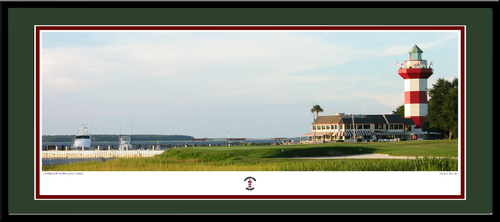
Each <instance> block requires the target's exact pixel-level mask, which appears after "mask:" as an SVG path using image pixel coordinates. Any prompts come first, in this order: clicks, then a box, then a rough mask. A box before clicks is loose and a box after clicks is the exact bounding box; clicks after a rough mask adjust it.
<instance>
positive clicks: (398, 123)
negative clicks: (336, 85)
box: [300, 113, 423, 142]
mask: <svg viewBox="0 0 500 222" xmlns="http://www.w3.org/2000/svg"><path fill="white" fill-rule="evenodd" d="M353 120H354V125H353ZM300 136H301V137H308V140H309V141H316V142H318V141H319V142H323V141H324V142H329V141H337V140H343V141H345V142H354V141H355V140H354V139H355V138H356V139H361V140H362V141H372V140H378V139H396V140H398V139H403V138H405V139H410V138H414V137H415V136H423V134H422V133H418V132H415V123H414V122H413V120H412V119H411V118H402V117H401V116H399V115H397V114H379V115H356V114H354V116H353V115H351V114H344V113H336V114H335V115H332V116H318V118H316V120H314V122H313V123H312V124H311V132H309V133H306V134H302V135H300ZM356 141H357V140H356Z"/></svg>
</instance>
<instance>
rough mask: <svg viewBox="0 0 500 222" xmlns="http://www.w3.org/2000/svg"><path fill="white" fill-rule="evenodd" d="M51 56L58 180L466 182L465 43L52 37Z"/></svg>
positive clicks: (46, 67) (170, 33)
mask: <svg viewBox="0 0 500 222" xmlns="http://www.w3.org/2000/svg"><path fill="white" fill-rule="evenodd" d="M39 44H40V46H39V47H40V54H39V55H40V76H39V78H40V85H39V89H40V91H39V92H40V95H39V96H40V97H39V98H40V107H39V109H40V118H41V119H40V122H39V124H40V126H39V127H40V132H41V135H40V138H38V140H40V143H39V144H40V146H39V147H37V149H39V154H40V155H39V159H40V164H41V170H42V171H44V172H46V173H49V172H89V171H141V172H144V171H322V172H325V171H356V172H359V171H378V172H379V171H405V172H408V171H432V172H435V171H439V172H453V173H455V174H456V172H457V171H459V166H460V164H459V157H460V155H461V154H460V149H459V145H460V144H459V138H460V136H461V135H460V130H459V129H460V123H459V116H460V110H459V107H460V104H461V100H460V96H461V95H460V93H459V92H460V90H461V82H462V81H464V80H463V79H461V77H460V66H461V61H460V58H461V57H460V33H459V32H458V31H445V30H443V31H440V30H433V31H422V30H409V31H408V30H406V31H398V30H392V31H384V30H380V31H377V30H374V31H373V30H372V31H369V30H357V31H346V30H120V31H113V30H50V31H43V32H42V33H41V35H40V42H39ZM243 179H245V178H242V179H241V180H243ZM257 179H259V178H257ZM254 180H255V179H254ZM245 181H247V179H245ZM250 184H251V183H250V182H249V183H248V186H249V187H250ZM249 189H253V188H249Z"/></svg>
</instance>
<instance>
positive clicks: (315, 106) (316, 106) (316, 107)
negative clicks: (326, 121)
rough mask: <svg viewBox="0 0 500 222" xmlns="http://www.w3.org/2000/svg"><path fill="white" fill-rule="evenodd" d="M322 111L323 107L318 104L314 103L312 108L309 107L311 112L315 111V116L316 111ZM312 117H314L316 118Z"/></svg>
mask: <svg viewBox="0 0 500 222" xmlns="http://www.w3.org/2000/svg"><path fill="white" fill-rule="evenodd" d="M319 112H323V109H322V108H321V106H319V105H314V106H313V108H312V109H311V113H316V118H318V113H319ZM316 118H314V119H316Z"/></svg>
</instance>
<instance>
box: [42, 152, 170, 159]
mask: <svg viewBox="0 0 500 222" xmlns="http://www.w3.org/2000/svg"><path fill="white" fill-rule="evenodd" d="M163 151H165V150H128V151H125V150H84V151H81V150H71V151H53V150H49V151H46V150H44V151H42V159H78V158H132V157H153V156H155V155H160V154H162V153H163Z"/></svg>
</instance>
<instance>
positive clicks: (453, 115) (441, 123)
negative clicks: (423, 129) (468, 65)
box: [427, 77, 458, 139]
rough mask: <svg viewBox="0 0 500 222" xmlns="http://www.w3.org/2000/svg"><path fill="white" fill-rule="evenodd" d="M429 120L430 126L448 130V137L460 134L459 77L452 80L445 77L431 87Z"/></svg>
mask: <svg viewBox="0 0 500 222" xmlns="http://www.w3.org/2000/svg"><path fill="white" fill-rule="evenodd" d="M429 97H430V99H429V102H428V114H427V121H428V122H429V127H430V128H436V129H442V130H445V131H447V132H448V139H452V138H453V135H454V134H458V78H457V77H455V79H453V80H452V81H451V82H450V81H447V80H445V79H443V78H440V79H438V80H437V82H436V83H435V84H433V85H432V88H431V89H429Z"/></svg>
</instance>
